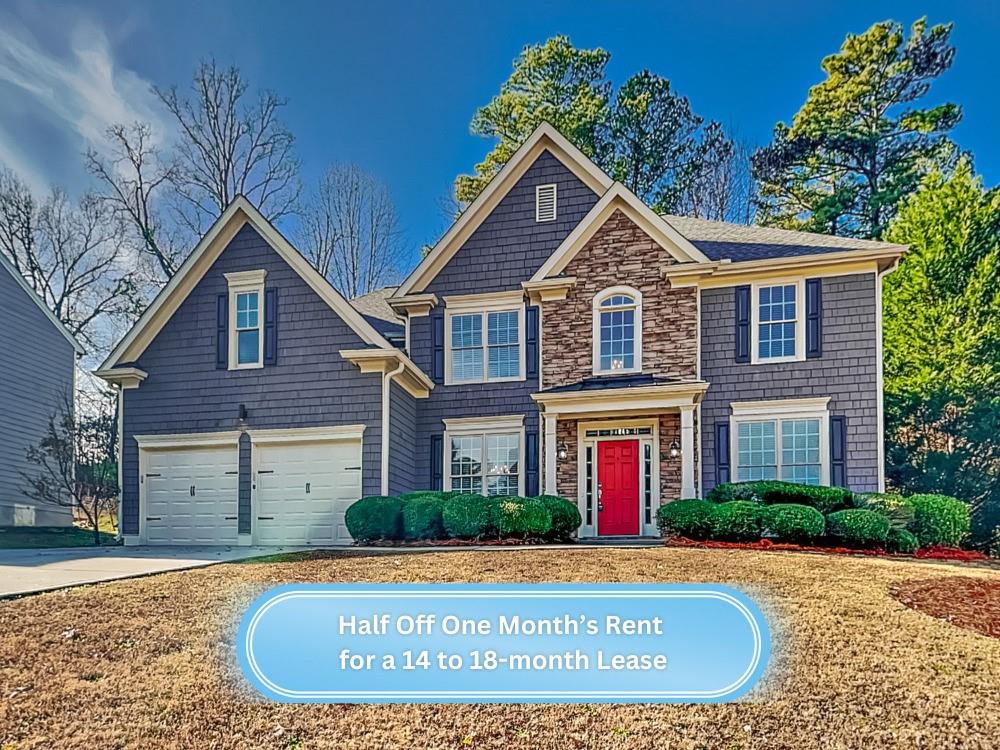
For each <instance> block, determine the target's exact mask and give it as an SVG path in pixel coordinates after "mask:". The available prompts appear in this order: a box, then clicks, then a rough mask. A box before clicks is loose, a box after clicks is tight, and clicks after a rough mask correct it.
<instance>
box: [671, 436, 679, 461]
mask: <svg viewBox="0 0 1000 750" xmlns="http://www.w3.org/2000/svg"><path fill="white" fill-rule="evenodd" d="M679 455H681V446H680V445H679V444H678V443H677V441H676V440H671V441H670V457H671V458H677V457H678V456H679Z"/></svg>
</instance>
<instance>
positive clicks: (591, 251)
mask: <svg viewBox="0 0 1000 750" xmlns="http://www.w3.org/2000/svg"><path fill="white" fill-rule="evenodd" d="M674 262H676V261H675V260H674V258H673V257H672V256H671V255H670V254H669V253H668V252H667V251H666V250H664V249H663V248H661V247H660V246H659V245H658V244H657V243H656V242H655V241H654V240H653V239H652V238H651V237H649V235H647V234H646V233H645V232H643V231H642V229H640V228H639V227H638V226H637V225H636V224H635V223H634V222H633V221H632V220H631V219H629V218H628V217H627V216H626V215H625V214H624V213H622V212H621V211H620V210H618V211H615V212H614V213H613V214H612V215H611V216H610V217H609V218H608V220H607V221H606V222H605V223H604V226H602V227H601V228H600V229H599V230H598V231H597V232H596V234H594V236H593V237H592V238H591V239H590V241H589V242H588V243H587V244H586V245H585V246H584V247H583V248H582V249H581V250H580V252H579V253H577V255H576V257H574V258H573V259H572V260H571V261H570V263H569V265H568V266H567V267H566V269H565V270H564V272H563V275H565V276H568V277H576V279H577V283H576V285H575V286H573V287H572V288H571V289H570V290H569V292H568V293H567V295H566V299H564V300H557V301H551V302H544V303H542V346H543V347H544V352H543V356H542V376H543V377H542V387H543V388H552V387H554V386H559V385H566V384H569V383H575V382H577V381H580V380H582V379H584V378H588V377H592V376H593V374H594V358H593V340H594V334H593V320H594V316H593V305H594V297H595V296H596V295H597V294H598V293H600V292H601V291H603V290H605V289H607V288H609V287H613V286H630V287H632V288H634V289H637V290H639V291H640V292H641V293H642V371H643V372H644V373H650V374H653V375H664V376H674V377H683V378H691V379H693V378H694V377H695V375H696V373H697V368H698V301H697V294H698V293H697V291H696V290H695V289H692V288H686V289H671V288H670V285H669V284H668V283H667V282H666V280H665V279H664V278H663V276H662V274H661V272H660V269H661V268H662V267H663V266H664V265H666V264H670V263H674Z"/></svg>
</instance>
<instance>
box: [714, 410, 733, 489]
mask: <svg viewBox="0 0 1000 750" xmlns="http://www.w3.org/2000/svg"><path fill="white" fill-rule="evenodd" d="M731 481H732V472H731V471H730V459H729V423H728V422H717V423H716V425H715V483H716V484H726V482H731Z"/></svg>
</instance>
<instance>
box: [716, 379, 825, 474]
mask: <svg viewBox="0 0 1000 750" xmlns="http://www.w3.org/2000/svg"><path fill="white" fill-rule="evenodd" d="M829 404H830V398H829V397H828V396H827V397H823V398H802V399H776V400H773V401H739V402H736V401H734V402H733V403H732V404H730V408H731V410H732V415H731V416H730V417H729V456H730V460H731V461H732V480H733V481H734V482H738V481H740V480H739V460H740V454H739V425H740V424H741V423H743V422H774V423H775V429H774V441H775V446H774V454H775V455H774V460H775V464H776V467H777V479H778V481H784V480H782V478H781V422H782V421H783V420H792V419H818V420H819V466H820V468H819V483H820V485H822V486H824V487H829V486H830V410H829Z"/></svg>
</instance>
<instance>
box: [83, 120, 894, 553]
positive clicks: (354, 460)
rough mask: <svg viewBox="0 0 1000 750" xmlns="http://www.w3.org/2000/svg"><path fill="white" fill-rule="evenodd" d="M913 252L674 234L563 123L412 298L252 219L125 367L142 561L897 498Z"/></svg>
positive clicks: (701, 225) (149, 315)
mask: <svg viewBox="0 0 1000 750" xmlns="http://www.w3.org/2000/svg"><path fill="white" fill-rule="evenodd" d="M904 250H905V248H904V247H901V246H898V245H890V244H887V243H881V242H867V241H861V240H852V239H844V238H839V237H827V236H819V235H813V234H807V233H802V232H788V231H781V230H773V229H764V228H759V227H743V226H735V225H729V224H720V223H715V222H707V221H699V220H695V219H689V218H683V217H673V216H658V215H656V214H655V213H654V212H653V211H651V210H650V209H649V208H648V207H647V206H645V205H644V204H643V203H642V202H641V201H640V200H639V199H638V198H636V196H635V195H633V194H632V193H631V192H629V191H628V190H627V189H626V188H624V187H623V186H622V185H620V184H618V183H615V182H614V181H612V180H611V178H610V177H608V176H607V175H606V174H605V173H603V172H602V171H601V170H600V169H598V168H597V167H596V166H595V165H594V164H593V163H592V162H591V161H590V160H589V159H588V158H587V157H586V156H584V155H583V154H582V153H581V152H580V151H579V150H578V149H576V148H575V147H574V146H572V145H571V144H570V143H569V142H568V141H566V140H565V139H564V138H563V137H562V136H561V135H559V133H557V132H556V131H555V130H554V129H553V128H551V127H549V126H548V125H543V126H541V127H540V128H538V130H536V132H535V133H534V134H533V135H532V136H531V138H529V139H528V141H527V142H526V143H525V144H524V145H523V146H522V147H521V148H520V149H519V150H518V151H517V153H515V154H514V156H513V157H512V158H511V160H510V161H509V162H508V164H507V165H506V166H505V167H504V168H503V170H501V172H500V173H499V174H498V175H497V176H496V177H495V178H494V179H493V181H492V182H491V183H490V184H489V186H488V187H487V188H486V189H485V190H484V191H483V193H482V194H481V195H480V196H479V197H478V198H477V199H476V200H475V201H474V202H473V203H472V204H471V205H470V206H469V207H468V208H467V209H466V210H465V212H464V213H463V214H462V216H461V217H460V218H459V219H458V221H457V222H456V223H455V224H454V225H453V226H452V227H451V229H449V230H448V232H447V233H446V234H445V235H444V237H442V238H441V240H440V241H439V242H438V243H437V244H436V245H435V246H434V248H433V249H432V250H431V251H430V253H428V254H427V256H426V257H425V258H424V259H423V260H422V261H421V263H420V264H419V265H418V266H417V268H416V269H415V270H414V271H413V273H411V274H410V275H409V277H408V278H407V279H406V280H405V281H404V282H403V284H402V285H400V286H399V287H398V288H396V289H394V290H392V291H389V290H384V291H382V292H381V293H373V294H371V295H366V296H365V297H362V298H359V299H358V300H356V301H355V306H352V305H351V304H349V303H348V302H347V301H346V300H344V298H343V297H341V296H340V295H339V294H338V293H337V292H336V291H335V290H334V289H333V288H332V287H331V286H330V285H329V284H328V283H327V282H326V281H325V280H324V279H323V278H321V277H320V275H319V274H317V273H316V272H315V271H314V270H313V269H312V268H311V267H310V266H309V265H308V264H307V263H306V262H305V260H304V259H303V258H302V256H301V255H300V254H299V253H298V252H296V250H295V249H294V248H292V247H291V246H290V245H289V244H288V242H287V241H286V240H285V239H284V238H282V237H281V235H280V234H278V232H277V231H275V230H274V228H273V227H271V226H270V225H269V224H268V223H267V222H266V221H265V220H264V219H263V218H262V217H261V216H260V214H259V213H258V212H257V211H256V210H255V209H254V208H253V207H252V206H251V205H250V204H249V203H248V202H247V201H246V200H244V199H242V198H240V199H237V201H236V202H235V203H234V204H233V205H232V206H230V207H229V209H227V210H226V212H225V213H224V214H223V216H222V217H221V218H220V219H219V220H218V221H217V222H216V224H215V225H214V226H213V228H212V230H211V231H210V232H209V234H208V235H207V236H206V237H205V238H204V239H203V240H202V242H201V243H200V244H199V246H198V247H197V248H196V249H195V251H194V252H193V253H192V255H191V256H190V257H189V258H188V259H187V261H186V262H185V263H184V266H183V267H182V268H181V270H180V272H179V273H178V274H177V276H175V277H174V279H173V280H172V281H171V282H170V284H168V286H167V287H166V288H165V289H164V290H163V292H162V293H161V294H160V295H159V297H157V299H156V300H155V301H154V303H153V305H151V307H150V308H149V310H147V311H146V313H145V314H144V315H143V316H142V318H141V320H140V321H139V323H138V324H137V326H136V327H135V329H134V330H133V331H132V332H131V333H130V334H129V335H128V336H127V337H126V338H125V339H124V340H123V341H122V342H121V344H120V345H119V346H118V348H117V349H116V350H115V351H114V352H113V353H112V354H111V356H110V357H109V358H108V360H107V362H106V363H105V364H104V365H103V366H102V369H101V371H100V373H99V374H100V375H102V377H104V378H105V379H106V380H108V381H110V382H112V383H116V384H118V385H120V386H121V387H122V398H123V404H124V408H123V410H122V413H123V415H124V420H123V425H122V431H123V442H122V445H123V449H122V450H123V456H122V467H123V492H122V509H121V519H122V521H121V523H122V529H123V533H124V535H125V538H126V541H127V542H129V543H142V542H149V543H155V542H162V543H170V542H173V543H242V544H250V543H257V544H276V543H289V544H302V543H311V544H336V543H344V542H347V541H349V535H348V534H347V531H346V528H345V527H344V522H343V514H344V510H345V509H346V507H347V506H348V505H349V504H350V503H351V502H352V501H353V500H354V499H356V498H357V497H360V496H361V495H372V494H397V493H401V492H405V491H410V490H417V489H427V488H430V489H445V490H461V491H465V492H471V493H481V494H519V495H533V494H538V493H540V492H545V493H551V494H560V495H563V496H565V497H568V498H570V499H572V500H574V501H575V502H577V503H578V504H579V507H580V511H581V514H582V516H583V526H582V528H581V529H580V534H581V536H619V535H623V536H631V535H648V534H653V533H655V531H656V529H655V513H656V509H657V507H658V506H659V505H660V503H662V502H669V501H671V500H674V499H677V498H681V497H697V496H700V495H703V494H704V493H706V492H707V491H708V490H710V489H711V488H712V487H713V486H714V485H715V484H717V483H719V482H725V481H730V480H734V481H735V480H747V479H758V478H779V479H788V480H794V481H800V482H811V483H821V484H831V483H832V484H839V485H845V486H848V487H851V488H853V489H855V490H859V491H861V490H869V491H871V490H878V489H880V488H882V486H883V475H882V464H883V461H882V441H881V437H880V436H881V432H882V428H881V423H882V377H881V360H882V354H881V313H880V310H881V305H880V291H881V279H882V277H883V275H884V274H886V273H888V272H889V271H891V270H892V269H893V268H894V267H895V265H896V263H897V262H898V260H899V258H900V256H901V254H902V253H903V252H904Z"/></svg>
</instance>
